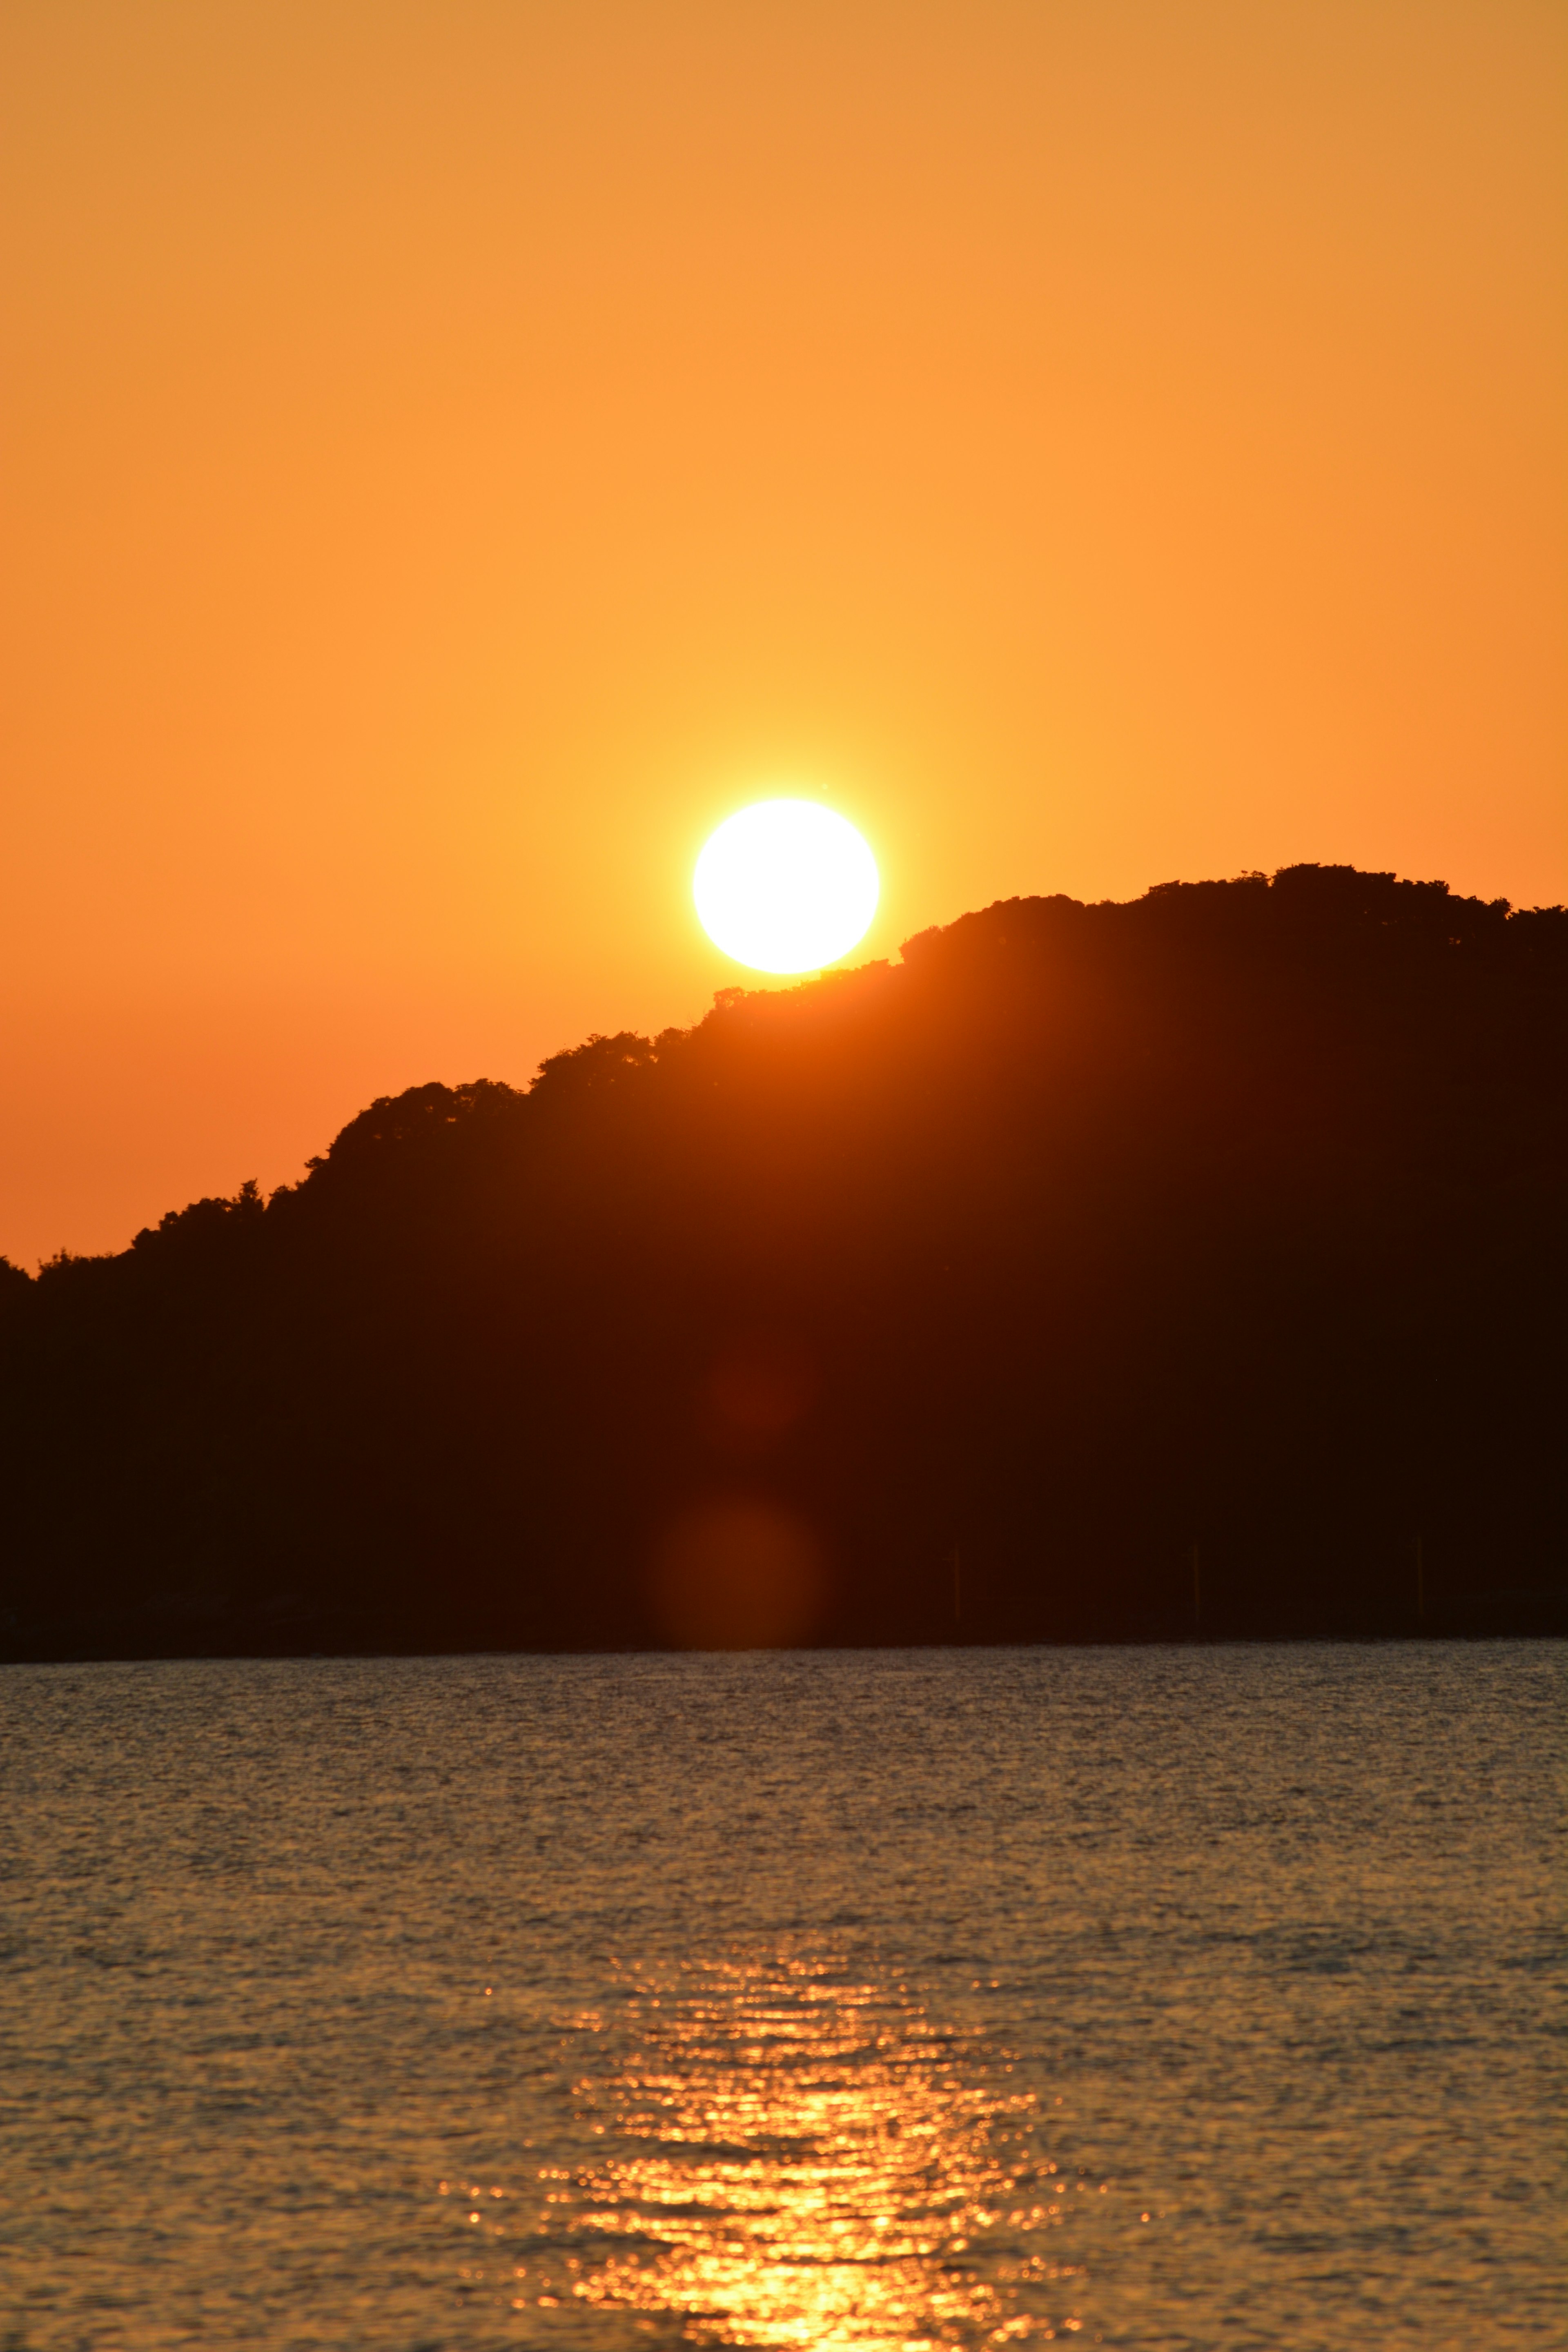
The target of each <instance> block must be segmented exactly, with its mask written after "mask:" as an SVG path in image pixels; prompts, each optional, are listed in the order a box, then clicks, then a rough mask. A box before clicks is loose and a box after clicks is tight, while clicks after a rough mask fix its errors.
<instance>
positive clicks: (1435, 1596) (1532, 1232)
mask: <svg viewBox="0 0 1568 2352" xmlns="http://www.w3.org/2000/svg"><path fill="white" fill-rule="evenodd" d="M0 1273H3V1276H4V1278H3V1279H0V1406H3V1411H4V1423H3V1434H0V1476H3V1479H4V1492H5V1495H6V1496H7V1509H6V1514H5V1522H6V1524H5V1543H4V1554H3V1559H0V1650H4V1651H5V1653H6V1654H50V1655H68V1654H120V1653H124V1654H142V1653H147V1652H163V1651H168V1650H181V1649H213V1648H217V1649H238V1650H247V1649H262V1650H267V1649H284V1650H286V1649H289V1648H308V1649H320V1648H324V1647H325V1648H331V1647H409V1648H423V1647H465V1646H482V1645H491V1644H501V1645H513V1644H516V1645H529V1644H540V1645H545V1646H572V1647H591V1646H599V1645H611V1646H622V1645H627V1644H640V1643H658V1642H666V1641H678V1642H679V1641H698V1642H704V1641H712V1640H721V1641H731V1640H739V1641H751V1640H764V1641H765V1640H774V1639H788V1640H793V1641H807V1642H810V1641H831V1642H898V1643H903V1642H910V1641H935V1640H948V1639H954V1638H957V1639H963V1640H971V1639H973V1640H1036V1639H1077V1638H1089V1637H1092V1638H1104V1637H1112V1638H1114V1637H1131V1636H1137V1637H1144V1636H1150V1635H1166V1634H1172V1633H1185V1632H1190V1631H1192V1630H1194V1626H1195V1627H1196V1629H1197V1630H1202V1631H1205V1632H1224V1631H1231V1632H1328V1631H1339V1632H1344V1631H1352V1632H1354V1631H1364V1632H1375V1631H1409V1630H1415V1625H1416V1624H1417V1623H1418V1622H1424V1623H1426V1624H1427V1625H1428V1626H1436V1627H1444V1626H1451V1627H1454V1628H1456V1629H1460V1630H1485V1629H1486V1628H1487V1627H1488V1626H1489V1625H1494V1624H1495V1625H1499V1626H1501V1625H1504V1624H1512V1623H1516V1622H1517V1623H1520V1624H1533V1623H1536V1622H1542V1623H1545V1622H1552V1623H1555V1622H1557V1621H1558V1616H1559V1615H1561V1601H1560V1600H1559V1599H1555V1598H1553V1595H1555V1594H1560V1592H1561V1590H1562V1588H1563V1585H1564V1584H1565V1583H1568V1565H1565V1563H1568V1478H1565V1474H1564V1467H1563V1448H1562V1446H1561V1442H1560V1432H1561V1428H1562V1426H1563V1402H1564V1398H1563V1363H1562V1347H1561V1334H1562V1331H1563V1328H1564V1316H1563V1309H1564V1307H1565V1306H1568V1278H1565V1277H1568V912H1565V911H1564V910H1563V909H1562V908H1544V909H1533V910H1529V911H1524V912H1515V911H1513V910H1511V909H1510V908H1508V907H1507V905H1506V904H1505V903H1504V902H1500V901H1499V902H1493V903H1490V904H1488V903H1485V902H1482V901H1479V900H1477V899H1473V898H1459V897H1457V896H1455V895H1454V894H1452V893H1450V892H1449V891H1448V890H1447V888H1446V887H1445V886H1444V885H1443V884H1441V883H1433V882H1424V883H1417V882H1405V881H1400V880H1397V879H1396V878H1395V877H1393V876H1391V875H1375V874H1364V873H1360V872H1358V871H1357V870H1356V869H1354V868H1351V867H1344V866H1329V867H1321V866H1295V867H1289V868H1286V869H1284V870H1283V871H1281V872H1280V873H1279V874H1277V875H1275V876H1274V877H1272V878H1270V877H1264V876H1261V875H1251V876H1244V877H1238V878H1237V879H1234V880H1231V881H1225V882H1210V883H1194V884H1186V883H1172V884H1167V885H1165V886H1163V887H1159V888H1156V889H1154V890H1152V891H1150V892H1149V893H1147V894H1146V895H1145V896H1144V897H1143V898H1140V899H1136V900H1133V901H1130V902H1126V903H1124V904H1123V903H1113V902H1106V903H1102V904H1100V905H1086V904H1083V903H1081V902H1079V901H1076V900H1073V899H1070V898H1062V897H1055V898H1015V899H1010V900H1006V901H1002V902H999V903H997V904H996V905H994V906H993V907H990V908H986V909H985V910H984V911H983V912H980V913H976V914H971V915H966V916H963V917H962V918H960V919H959V920H957V921H956V922H954V923H952V924H950V925H946V926H943V927H941V928H940V929H935V930H931V931H926V932H923V933H921V934H920V935H918V936H917V937H915V938H913V939H911V940H908V941H906V942H905V945H904V950H903V956H902V961H901V962H900V963H898V964H870V965H865V966H861V967H859V968H858V969H855V970H852V971H842V972H835V973H832V974H829V975H826V976H825V977H824V978H822V979H820V980H816V981H813V982H805V983H803V984H802V985H800V986H798V987H793V988H786V989H773V990H758V991H748V990H744V989H731V990H726V991H724V992H721V995H720V997H719V998H718V999H717V1000H716V1002H715V1004H714V1007H713V1009H712V1011H711V1012H710V1013H709V1014H708V1015H707V1016H706V1018H705V1019H704V1020H702V1021H701V1022H700V1023H699V1024H697V1025H696V1026H695V1027H694V1028H691V1029H689V1030H681V1031H677V1030H670V1031H667V1032H665V1033H664V1034H662V1035H659V1036H657V1037H651V1038H650V1037H644V1036H640V1035H637V1034H632V1033H629V1032H623V1033H621V1034H617V1035H614V1036H595V1037H593V1038H590V1039H588V1040H587V1041H585V1042H584V1044H582V1045H578V1046H576V1047H574V1048H572V1049H570V1050H567V1051H564V1052H563V1053H560V1054H556V1055H552V1056H551V1057H550V1058H549V1059H548V1060H547V1061H545V1062H544V1063H543V1064H542V1066H541V1068H540V1070H539V1072H538V1074H537V1076H535V1078H534V1080H533V1081H532V1083H531V1085H530V1086H529V1087H526V1088H519V1087H511V1086H509V1085H507V1084H504V1083H502V1082H500V1081H498V1080H491V1079H479V1080H476V1081H474V1082H473V1083H471V1084H468V1085H466V1086H459V1087H451V1086H447V1085H442V1084H435V1083H432V1084H428V1085H424V1086H419V1087H410V1088H408V1089H407V1090H406V1091H405V1093H403V1094H401V1095H399V1096H397V1097H389V1098H384V1099H382V1100H379V1101H377V1102H376V1103H374V1104H373V1105H371V1106H370V1107H369V1108H367V1109H365V1110H364V1111H363V1112H361V1113H360V1114H359V1115H358V1116H357V1117H356V1118H353V1119H352V1120H350V1121H349V1123H348V1124H347V1125H346V1126H345V1127H344V1128H343V1129H342V1131H341V1133H340V1134H339V1135H338V1136H337V1137H336V1138H335V1139H333V1141H332V1142H331V1146H330V1148H329V1149H328V1150H326V1151H325V1152H324V1153H323V1154H322V1155H321V1157H320V1158H319V1159H317V1160H312V1161H311V1162H310V1166H309V1168H308V1169H307V1171H306V1172H305V1175H304V1177H303V1178H302V1180H301V1181H300V1183H298V1184H297V1185H294V1186H290V1187H285V1188H283V1189H282V1190H281V1191H280V1192H275V1193H274V1194H273V1195H272V1196H271V1198H270V1199H263V1197H262V1195H261V1194H260V1192H258V1189H257V1188H256V1187H255V1186H254V1185H247V1186H245V1187H242V1189H241V1191H240V1192H238V1193H237V1195H235V1196H234V1197H233V1198H231V1199H227V1200H205V1201H198V1202H193V1203H192V1204H191V1205H190V1206H188V1207H186V1208H184V1209H182V1210H179V1211H175V1212H172V1213H170V1214H169V1215H167V1216H165V1217H164V1218H163V1219H162V1221H161V1222H160V1223H159V1224H158V1225H157V1226H156V1227H153V1228H149V1229H147V1230H145V1231H143V1232H142V1233H141V1234H138V1235H137V1236H136V1239H135V1241H134V1243H133V1244H132V1246H131V1247H130V1248H129V1249H128V1250H126V1251H124V1252H121V1253H120V1254H118V1255H114V1256H110V1257H103V1258H92V1259H81V1258H69V1257H61V1258H60V1259H58V1260H56V1261H53V1262H51V1263H50V1264H49V1265H46V1266H44V1267H43V1268H41V1269H40V1271H39V1274H38V1276H37V1278H36V1279H33V1278H29V1277H27V1276H25V1275H23V1274H21V1273H19V1272H18V1271H17V1270H16V1269H15V1268H8V1267H4V1262H3V1261H0ZM1194 1548H1195V1560H1194ZM1194 1576H1195V1580H1196V1581H1195V1584H1194ZM748 1594H750V1596H751V1597H750V1599H749V1600H748V1599H747V1597H746V1596H747V1595H748ZM770 1596H771V1597H770ZM748 1612H749V1613H748ZM1554 1612H1555V1613H1554ZM1564 1622H1568V1620H1565V1621H1564Z"/></svg>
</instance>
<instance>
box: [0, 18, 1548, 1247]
mask: <svg viewBox="0 0 1568 2352" xmlns="http://www.w3.org/2000/svg"><path fill="white" fill-rule="evenodd" d="M1565 89H1568V12H1565V11H1564V10H1563V7H1562V6H1561V5H1558V0H1412V5H1404V0H1234V5H1217V4H1216V5H1211V0H941V5H927V0H822V5H818V0H368V5H357V4H356V0H254V5H252V0H188V5H179V4H178V0H172V4H171V5H162V0H159V4H158V5H150V0H92V5H83V0H8V5H7V6H6V7H5V11H4V13H3V15H0V116H3V136H0V153H3V159H4V160H3V164H0V170H3V173H4V180H5V190H4V205H3V213H4V232H3V233H4V239H5V255H4V268H5V288H6V295H5V330H4V331H5V351H4V354H3V361H0V378H3V397H4V404H5V416H4V421H3V436H4V458H3V462H4V467H5V545H6V552H7V562H6V564H5V605H6V609H5V632H4V644H5V656H4V666H5V682H4V767H3V774H4V841H5V857H4V863H3V867H0V893H3V911H0V969H3V990H4V1000H3V1002H4V1034H3V1040H0V1050H3V1057H4V1068H3V1072H0V1102H3V1105H4V1119H5V1135H4V1138H3V1139H0V1187H3V1190H0V1250H3V1251H5V1252H7V1253H8V1254H9V1255H12V1256H13V1257H14V1258H16V1259H17V1260H18V1261H20V1262H24V1263H29V1264H30V1263H31V1262H32V1261H33V1260H35V1259H36V1258H37V1257H38V1256H39V1255H43V1254H47V1253H49V1252H52V1251H53V1250H55V1249H57V1248H58V1247H60V1246H62V1245H64V1246H67V1247H69V1248H71V1249H75V1250H99V1249H105V1248H113V1247H120V1246H121V1245H122V1244H124V1243H125V1242H126V1241H127V1240H128V1239H129V1237H130V1235H131V1234H132V1232H133V1230H134V1229H135V1228H136V1227H137V1226H138V1225H139V1224H141V1223H145V1222H148V1221H150V1220H153V1219H155V1218H156V1217H157V1215H158V1214H159V1213H161V1212H162V1211H163V1210H164V1209H166V1208H169V1207H171V1206H174V1205H178V1204H181V1203H183V1202H185V1201H187V1200H189V1199H191V1198H192V1197H193V1196H195V1195H197V1194H200V1193H203V1192H216V1191H222V1192H231V1191H232V1190H233V1189H234V1188H235V1187H236V1186H237V1184H238V1183H239V1181H241V1179H242V1178H244V1177H246V1176H250V1175H255V1176H257V1177H258V1178H259V1179H260V1180H261V1181H262V1183H263V1184H264V1185H266V1186H268V1187H270V1186H271V1185H274V1184H277V1183H279V1182H281V1181H287V1180H291V1179H292V1178H293V1177H295V1176H296V1175H297V1174H298V1173H299V1172H300V1163H301V1161H302V1160H303V1159H304V1157H305V1155H306V1154H307V1153H309V1152H311V1151H315V1150H322V1149H324V1147H325V1145H326V1143H327V1141H328V1140H329V1139H330V1138H331V1135H332V1134H333V1132H334V1131H335V1130H336V1129H337V1128H338V1127H339V1126H341V1125H342V1123H343V1121H344V1120H346V1119H347V1118H350V1117H351V1116H352V1115H353V1112H354V1111H355V1110H357V1109H358V1108H361V1107H362V1106H363V1104H364V1103H365V1102H366V1101H368V1100H369V1099H370V1098H371V1097H373V1096H374V1095H376V1094H378V1093H384V1092H390V1091H394V1090H395V1089H397V1088H399V1087H404V1086H405V1085H408V1084H411V1083H415V1082H417V1081H420V1080H423V1079H425V1078H428V1077H444V1078H448V1079H458V1078H465V1077H470V1076H477V1075H480V1074H483V1075H488V1076H496V1077H506V1078H510V1079H512V1080H514V1081H517V1082H523V1081H526V1079H527V1077H528V1076H529V1075H530V1074H531V1070H532V1068H533V1066H534V1065H535V1064H536V1063H537V1062H538V1060H539V1059H540V1057H541V1056H542V1055H543V1054H545V1053H548V1052H551V1051H553V1050H554V1049H556V1048H557V1047H559V1046H561V1045H567V1044H571V1043H574V1042H576V1041H577V1040H579V1039H580V1038H582V1037H583V1036H584V1034H587V1033H588V1032H589V1031H590V1030H593V1029H615V1028H619V1027H622V1026H626V1025H632V1026H636V1027H639V1028H659V1027H662V1026H664V1025H666V1024H669V1023H672V1022H676V1023H682V1024H684V1023H687V1022H689V1021H691V1020H694V1019H696V1018H697V1017H699V1016H700V1014H701V1013H702V1012H703V1011H704V1010H705V1008H706V1006H707V1004H708V1003H709V1002H710V996H711V993H712V991H713V990H714V989H715V988H716V987H720V986H723V985H726V984H729V983H730V982H733V981H737V980H741V979H743V978H744V977H745V975H744V974H743V973H742V972H741V971H739V970H738V969H737V968H736V967H735V966H733V965H731V964H730V963H728V962H727V961H725V960H724V959H723V958H722V957H721V955H720V954H719V953H718V952H717V950H714V949H713V948H711V947H710V945H709V944H708V942H707V941H706V940H705V939H704V938H703V936H702V934H701V932H700V929H699V928H698V925H697V922H696V919H695V916H694V914H693V911H692V908H691V901H690V895H689V877H690V871H691V866H692V863H693V860H694V858H695V856H696V853H697V851H698V849H699V847H700V845H701V842H702V840H703V839H704V837H705V835H706V834H707V833H708V831H709V830H710V828H711V826H712V825H713V824H715V823H716V822H717V821H718V820H719V819H720V818H721V817H722V816H724V815H725V814H728V813H729V812H730V811H731V810H732V809H733V808H735V807H736V806H738V805H740V804H741V803H743V802H744V801H745V800H746V799H748V798H751V797H755V796H757V795H759V794H760V793H763V792H764V791H766V790H770V789H773V790H776V789H780V788H784V789H795V790H810V791H822V792H823V793H826V796H827V797H828V798H829V799H830V801H831V802H832V803H833V804H834V805H835V806H836V807H837V808H839V809H841V810H842V811H843V812H844V813H845V814H847V815H848V816H849V817H850V818H852V819H853V820H854V821H855V822H856V823H857V824H859V825H860V826H861V828H862V830H863V831H864V832H865V834H866V835H867V836H868V839H869V840H870V842H871V844H872V845H873V847H874V849H875V851H876V853H877V856H878V858H879V863H880V866H881V869H882V876H883V899H882V907H881V910H880V912H879V917H878V920H877V923H876V926H875V928H874V929H873V931H872V932H871V934H870V935H869V937H868V940H866V942H865V945H864V947H863V949H862V950H858V954H857V960H859V958H860V957H861V956H869V955H885V954H889V953H896V952H897V946H898V942H899V940H900V939H902V938H904V937H907V936H908V935H909V934H910V932H912V931H916V930H919V929H921V928H922V927H923V926H925V925H927V924H930V923H933V922H942V921H945V920H949V919H952V918H953V917H954V916H956V915H958V914H960V913H962V912H963V910H964V909H966V908H973V907H979V906H983V905H984V904H986V903H988V902H989V901H990V900H992V899H994V898H998V897H1005V896H1011V895H1012V894H1014V893H1016V892H1033V891H1052V890H1068V891H1071V892H1073V893H1074V894H1076V895H1079V896H1087V897H1104V896H1113V897H1127V896H1131V895H1133V894H1135V893H1136V892H1138V891H1140V890H1142V888H1143V887H1146V886H1147V885H1148V884H1149V883H1151V882H1157V881H1162V880H1165V879H1169V878H1171V877H1175V876H1182V877H1200V876H1204V875H1215V874H1226V873H1232V872H1237V871H1239V870H1241V869H1243V868H1247V867H1256V866H1265V867H1272V866H1277V865H1279V864H1281V863H1284V862H1286V861H1289V860H1293V859H1298V858H1321V859H1325V860H1329V859H1346V858H1349V859H1353V860H1355V861H1356V862H1358V863H1360V864H1364V865H1372V866H1392V867H1394V868H1395V869H1397V870H1398V871H1400V872H1401V873H1405V874H1414V875H1420V876H1433V875H1437V876H1442V877H1446V878H1447V880H1449V881H1450V882H1451V883H1453V884H1454V885H1455V886H1456V887H1458V888H1462V889H1465V890H1478V891H1480V892H1482V893H1484V894H1486V895H1487V896H1489V897H1491V896H1496V895H1500V894H1506V895H1507V896H1509V897H1510V898H1514V899H1515V900H1519V901H1523V902H1526V903H1534V902H1538V901H1551V900H1557V899H1560V898H1563V897H1564V896H1568V810H1565V800H1568V788H1565V773H1568V768H1565V752H1568V693H1565V688H1564V675H1563V652H1564V642H1565V634H1568V633H1565V620H1568V612H1565V605H1568V561H1565V556H1568V454H1565V441H1564V430H1563V428H1564V421H1565V418H1568V299H1565V296H1568V262H1565V236H1564V223H1565V220H1568V139H1565V137H1564V130H1565V122H1568V111H1565V106H1564V97H1565Z"/></svg>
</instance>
